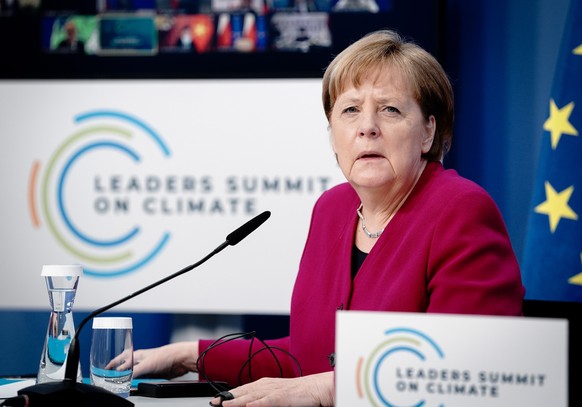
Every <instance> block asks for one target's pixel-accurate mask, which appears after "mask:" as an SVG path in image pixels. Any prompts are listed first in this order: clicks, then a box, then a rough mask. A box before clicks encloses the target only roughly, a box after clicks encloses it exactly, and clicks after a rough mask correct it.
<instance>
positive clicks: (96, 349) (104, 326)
mask: <svg viewBox="0 0 582 407" xmlns="http://www.w3.org/2000/svg"><path fill="white" fill-rule="evenodd" d="M132 331H133V325H132V320H131V318H130V317H100V318H93V337H92V341H91V351H90V365H91V366H90V375H91V384H92V385H94V386H99V387H102V388H104V389H106V390H109V391H110V392H112V393H115V394H118V395H119V396H121V397H128V396H129V390H130V388H131V379H132V377H133V337H132V336H133V335H132Z"/></svg>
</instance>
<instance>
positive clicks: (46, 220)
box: [28, 110, 170, 277]
mask: <svg viewBox="0 0 582 407" xmlns="http://www.w3.org/2000/svg"><path fill="white" fill-rule="evenodd" d="M74 122H75V125H76V129H75V131H74V132H73V133H72V134H70V135H69V136H66V137H64V139H63V142H62V143H61V144H60V145H59V146H58V147H57V148H56V149H55V150H54V152H53V154H52V155H51V156H50V158H49V159H48V160H47V162H46V164H44V165H43V164H42V163H41V161H40V160H39V161H36V162H34V163H33V165H32V169H31V176H30V183H29V189H28V202H29V206H30V213H31V219H32V223H33V225H34V226H35V227H36V228H39V229H40V228H43V227H46V228H47V229H48V231H50V233H51V234H52V235H53V237H54V239H55V241H56V242H58V244H59V245H60V246H61V247H63V248H64V249H65V250H66V251H67V252H69V253H70V254H71V255H73V256H74V257H75V258H77V259H78V260H79V262H81V263H83V270H84V273H85V274H88V275H93V276H97V277H108V276H118V275H122V274H126V273H129V272H132V271H135V270H138V269H140V268H141V267H143V266H145V265H146V264H147V263H149V262H150V261H152V259H154V258H155V257H156V256H157V255H158V254H159V253H160V252H161V251H162V250H163V249H164V247H165V246H166V244H167V243H168V241H169V239H170V233H169V232H168V231H167V230H163V229H160V228H159V227H151V223H148V222H146V221H144V219H143V218H139V217H137V216H135V214H134V213H132V212H131V211H130V210H129V206H130V199H129V198H126V199H121V198H120V196H121V192H119V191H120V190H121V188H120V186H119V185H120V184H122V183H123V193H124V194H125V195H126V196H130V195H131V193H132V192H135V193H137V192H143V189H145V188H146V187H147V186H143V185H139V184H138V183H137V182H136V181H135V180H141V179H143V178H144V177H142V178H140V177H139V175H140V174H142V173H143V170H144V168H145V167H147V166H148V163H149V162H150V161H152V160H154V161H155V160H160V159H162V160H163V159H164V158H167V157H169V156H170V150H169V148H168V147H167V145H166V144H165V142H164V140H163V139H162V137H160V135H159V134H158V133H157V132H156V131H155V130H154V129H153V128H152V127H150V126H149V125H148V124H147V123H145V122H144V121H143V120H141V119H139V118H136V117H133V116H131V115H129V114H126V113H123V112H118V111H110V110H100V111H91V112H87V113H83V114H79V115H78V116H76V117H75V118H74ZM120 174H135V177H133V178H130V177H127V179H124V178H123V177H122V176H121V175H120ZM104 180H106V181H104ZM105 184H106V185H105Z"/></svg>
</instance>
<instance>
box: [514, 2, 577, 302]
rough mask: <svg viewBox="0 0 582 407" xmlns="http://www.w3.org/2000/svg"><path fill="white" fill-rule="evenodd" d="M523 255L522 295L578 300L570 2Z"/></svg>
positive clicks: (573, 4) (573, 32) (574, 51)
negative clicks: (523, 290)
mask: <svg viewBox="0 0 582 407" xmlns="http://www.w3.org/2000/svg"><path fill="white" fill-rule="evenodd" d="M570 7H571V10H570V13H569V14H568V21H567V24H566V27H565V31H564V36H563V38H562V47H561V51H560V55H559V61H558V65H557V66H556V74H555V77H554V84H553V89H552V95H551V97H550V100H549V102H548V117H547V119H546V120H545V122H544V125H543V132H542V136H543V138H542V143H541V149H540V158H539V162H538V169H537V173H536V184H535V186H534V194H533V203H532V207H531V213H530V215H529V221H528V231H527V237H526V245H525V251H524V259H523V267H522V274H523V281H524V285H525V288H526V298H528V299H534V300H547V301H582V219H581V217H582V170H581V165H580V163H581V162H582V137H580V135H579V131H580V130H582V2H580V1H573V2H571V5H570Z"/></svg>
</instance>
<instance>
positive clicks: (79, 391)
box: [18, 380, 134, 407]
mask: <svg viewBox="0 0 582 407" xmlns="http://www.w3.org/2000/svg"><path fill="white" fill-rule="evenodd" d="M18 395H26V396H28V399H29V404H28V405H29V406H30V407H35V406H41V405H43V406H45V405H46V406H48V405H60V406H65V405H67V406H79V407H97V406H107V407H126V406H127V407H129V406H133V405H134V404H133V403H132V402H131V401H129V400H127V399H125V398H123V397H121V396H118V395H117V394H115V393H112V392H110V391H109V390H105V389H103V388H101V387H98V386H93V385H90V384H85V383H78V382H75V381H71V380H63V381H60V382H48V383H40V384H35V385H32V386H29V387H25V388H23V389H20V390H19V391H18Z"/></svg>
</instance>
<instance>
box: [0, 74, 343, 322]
mask: <svg viewBox="0 0 582 407" xmlns="http://www.w3.org/2000/svg"><path fill="white" fill-rule="evenodd" d="M0 112H1V113H0V114H1V120H0V136H1V137H2V139H3V142H4V143H3V144H4V148H2V149H0V165H1V169H0V187H1V190H2V203H1V205H2V206H1V212H0V216H1V218H2V228H1V230H0V233H1V237H2V245H1V246H0V254H1V258H2V272H1V273H0V307H3V308H6V307H9V308H20V309H22V308H27V309H43V310H44V309H49V299H48V295H47V290H46V285H45V282H44V279H43V278H42V277H41V276H40V271H41V269H42V266H43V265H44V264H80V265H82V266H83V270H84V274H83V276H82V277H81V278H80V281H79V286H78V291H77V297H76V301H75V306H74V308H73V310H75V309H76V310H82V309H88V310H93V309H95V308H97V307H101V306H103V305H106V304H109V303H111V302H113V301H115V300H118V299H120V298H122V297H125V296H126V295H129V294H131V293H133V292H135V291H137V290H138V289H140V288H142V287H144V286H146V285H148V284H150V283H152V282H154V281H157V280H159V279H161V278H163V277H166V276H168V275H170V274H172V273H174V272H176V271H178V270H180V269H182V268H184V267H186V266H188V265H190V264H193V263H195V262H197V261H198V260H200V259H202V258H203V257H204V256H206V255H207V254H208V253H210V252H211V251H212V250H213V249H215V248H216V247H218V246H219V245H220V244H222V242H224V240H225V238H226V236H227V235H228V234H229V233H230V232H232V231H233V230H235V229H236V228H238V227H239V226H241V225H242V224H244V223H245V222H246V221H248V220H249V219H251V218H252V217H254V216H256V215H258V214H259V213H261V212H263V211H270V212H271V213H272V215H271V218H270V219H269V220H267V222H266V223H265V224H264V225H262V226H261V227H260V228H259V229H257V230H256V231H255V232H254V233H253V234H251V235H250V236H249V237H248V238H246V239H245V240H244V241H242V242H240V243H239V244H238V245H236V246H233V247H231V246H229V247H227V248H226V249H225V250H224V251H223V252H221V253H220V254H219V255H218V256H216V257H214V258H212V259H211V260H209V261H208V262H207V263H205V264H204V265H202V266H201V267H200V268H198V269H196V270H194V271H192V272H190V273H188V274H185V275H182V276H180V277H178V278H177V279H176V280H173V281H170V282H169V283H167V284H165V285H163V286H160V287H157V288H155V289H154V290H153V291H150V292H148V293H145V294H143V295H142V296H139V297H136V298H133V299H131V300H130V301H128V302H126V303H125V304H122V305H120V306H119V307H118V308H117V309H116V310H136V311H154V312H158V311H159V312H164V311H168V312H200V313H236V314H239V313H267V314H268V313H273V314H287V313H288V312H289V303H290V298H291V290H292V288H293V284H294V282H295V276H296V273H297V268H298V264H299V259H300V256H301V253H302V250H303V245H304V243H305V239H306V236H307V232H308V227H309V220H310V216H311V210H312V207H313V204H314V203H315V200H316V199H317V198H318V197H319V195H320V194H321V193H322V192H323V191H325V190H326V189H329V188H330V187H331V186H333V185H335V184H337V183H338V182H342V181H343V176H342V175H341V172H340V171H339V169H338V167H337V164H336V161H335V158H334V155H333V153H332V150H331V147H330V144H329V134H328V130H327V121H326V119H325V115H324V112H323V108H322V103H321V80H318V79H272V80H179V81H178V80H175V81H172V80H135V81H110V80H95V81H91V80H84V81H76V80H75V81H73V80H71V81H57V80H51V81H0Z"/></svg>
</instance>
